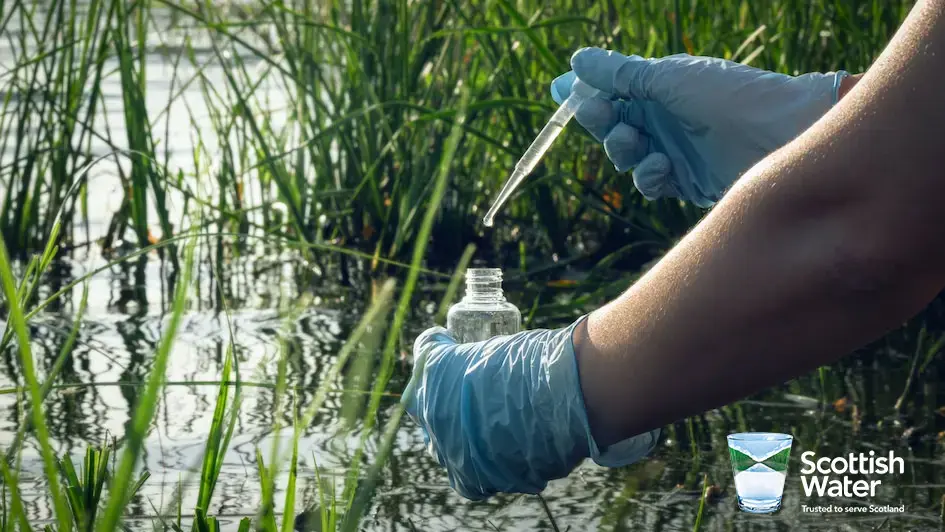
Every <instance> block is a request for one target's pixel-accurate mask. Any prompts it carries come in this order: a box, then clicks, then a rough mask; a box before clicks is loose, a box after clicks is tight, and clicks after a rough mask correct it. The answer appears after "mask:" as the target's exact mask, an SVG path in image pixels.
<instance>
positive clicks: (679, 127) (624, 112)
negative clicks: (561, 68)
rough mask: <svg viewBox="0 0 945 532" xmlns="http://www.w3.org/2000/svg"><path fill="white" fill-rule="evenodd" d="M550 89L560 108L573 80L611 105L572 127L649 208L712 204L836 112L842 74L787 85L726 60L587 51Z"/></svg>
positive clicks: (584, 112)
mask: <svg viewBox="0 0 945 532" xmlns="http://www.w3.org/2000/svg"><path fill="white" fill-rule="evenodd" d="M571 68H572V69H573V70H572V71H571V72H568V73H567V74H564V75H562V76H559V77H558V78H557V79H555V80H554V81H553V82H552V84H551V93H552V96H553V97H554V99H555V101H556V102H558V103H559V104H560V103H561V102H562V101H563V100H564V98H567V96H568V94H570V90H571V85H572V84H573V82H574V80H575V77H577V78H579V79H580V80H581V81H583V82H584V83H586V84H588V85H590V86H591V87H594V88H596V89H599V90H601V91H602V92H604V93H606V94H607V95H613V97H612V98H611V99H607V98H604V97H599V98H595V99H592V100H588V101H586V102H584V103H583V104H582V105H581V107H580V108H579V109H578V111H577V113H576V115H575V118H577V121H578V122H579V123H580V124H581V125H583V126H584V128H585V129H587V130H588V131H589V132H590V133H591V134H592V135H593V136H594V137H595V138H597V140H599V141H601V142H602V143H603V145H604V150H605V151H606V153H607V156H608V157H609V158H610V160H611V162H613V163H614V166H615V167H616V168H617V170H618V171H620V172H626V171H627V170H629V169H631V168H633V182H634V185H636V187H637V189H638V190H639V191H640V192H641V193H643V195H644V196H645V197H646V198H648V199H651V200H652V199H656V198H659V197H666V196H668V197H678V198H682V199H685V200H689V201H691V202H693V203H695V204H696V205H699V206H700V207H708V206H710V205H712V204H713V203H714V202H715V201H718V200H719V199H720V198H721V197H722V194H723V192H724V190H725V189H726V188H728V186H729V185H731V184H732V183H733V182H734V181H735V180H736V179H737V178H738V177H739V175H741V174H742V173H743V172H745V171H746V170H748V169H749V168H750V167H751V166H753V165H754V164H755V163H756V162H758V161H760V160H761V159H763V158H764V157H765V156H766V155H768V154H769V153H771V152H773V151H775V150H777V149H778V148H780V147H781V146H783V145H785V144H787V143H788V142H789V141H791V140H792V139H793V138H794V137H796V136H798V135H799V134H800V133H801V132H803V131H804V130H805V129H807V128H808V127H810V126H811V125H812V124H813V123H814V122H816V121H817V120H818V119H819V118H820V117H821V116H823V115H824V113H826V112H827V110H828V109H830V107H831V106H833V105H834V104H835V103H836V102H837V91H838V89H839V87H840V81H841V80H842V79H843V78H844V77H846V76H847V75H848V74H847V73H846V72H844V71H840V72H836V73H828V74H820V73H811V74H804V75H801V76H797V77H793V76H788V75H785V74H776V73H773V72H768V71H766V70H760V69H757V68H753V67H750V66H745V65H741V64H738V63H733V62H731V61H726V60H724V59H716V58H710V57H693V56H690V55H686V54H678V55H672V56H669V57H664V58H661V59H644V58H642V57H639V56H635V55H631V56H625V55H622V54H619V53H617V52H609V51H606V50H602V49H600V48H583V49H581V50H578V51H577V52H575V54H574V55H573V56H572V57H571Z"/></svg>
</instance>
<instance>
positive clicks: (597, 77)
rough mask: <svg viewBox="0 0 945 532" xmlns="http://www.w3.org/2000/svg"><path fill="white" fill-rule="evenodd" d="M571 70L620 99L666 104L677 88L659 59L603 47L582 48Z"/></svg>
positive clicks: (591, 84)
mask: <svg viewBox="0 0 945 532" xmlns="http://www.w3.org/2000/svg"><path fill="white" fill-rule="evenodd" d="M571 68H572V69H573V70H574V72H575V74H577V77H578V78H580V79H581V81H583V82H584V83H587V84H588V85H590V86H592V87H594V88H595V89H598V90H601V91H603V92H609V93H611V94H615V95H617V96H618V97H620V98H635V99H640V100H654V101H657V102H660V103H664V100H665V98H666V97H667V95H668V94H669V91H670V90H672V88H673V86H674V85H675V81H674V80H670V79H667V78H668V77H670V76H669V75H668V74H669V72H663V71H664V69H662V68H660V60H659V59H644V58H642V57H640V56H638V55H623V54H621V53H619V52H613V51H610V50H603V49H601V48H581V49H580V50H578V51H577V52H574V55H572V56H571Z"/></svg>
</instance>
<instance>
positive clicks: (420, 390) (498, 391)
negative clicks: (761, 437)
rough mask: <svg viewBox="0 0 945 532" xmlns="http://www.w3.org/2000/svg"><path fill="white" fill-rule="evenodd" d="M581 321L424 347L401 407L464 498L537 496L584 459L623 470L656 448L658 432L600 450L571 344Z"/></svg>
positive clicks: (442, 336) (441, 338) (437, 332)
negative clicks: (620, 467)
mask: <svg viewBox="0 0 945 532" xmlns="http://www.w3.org/2000/svg"><path fill="white" fill-rule="evenodd" d="M580 321H581V320H578V321H577V322H575V323H574V324H572V325H571V326H569V327H566V328H564V329H558V330H532V331H523V332H520V333H518V334H514V335H511V336H499V337H496V338H492V339H491V340H487V341H484V342H477V343H470V344H459V343H457V342H456V340H455V339H454V338H453V337H452V336H451V335H450V334H449V332H447V330H446V329H444V328H442V327H434V328H432V329H429V330H427V331H425V332H424V333H423V334H421V335H420V336H419V337H418V338H417V340H416V342H415V343H414V367H413V375H412V377H411V379H410V382H409V383H408V385H407V388H406V390H405V391H404V394H403V397H402V399H401V402H402V404H403V405H404V407H405V409H406V411H407V413H408V414H409V415H410V417H411V418H412V419H413V420H414V421H416V422H417V423H418V424H419V425H420V427H421V428H422V430H423V434H424V440H425V441H426V444H427V449H428V451H429V452H430V454H432V455H433V457H434V458H435V459H436V460H437V461H438V462H439V464H440V465H441V466H443V467H445V468H446V471H447V473H448V475H449V480H450V485H451V486H452V487H453V489H455V490H456V491H457V492H459V494H460V495H462V496H464V497H466V498H468V499H472V500H481V499H485V498H487V497H489V496H491V495H494V494H495V493H499V492H505V493H539V492H540V491H541V490H542V489H544V488H545V486H546V485H547V483H548V481H549V480H552V479H556V478H561V477H564V476H567V475H568V474H569V473H570V472H571V471H572V470H573V469H574V468H575V467H576V466H577V465H578V464H579V463H580V462H581V461H582V460H583V459H584V458H587V457H591V458H593V459H594V461H595V462H597V463H598V464H600V465H605V466H610V467H618V466H622V465H626V464H630V463H632V462H635V461H637V460H639V459H640V458H642V457H643V456H645V455H646V454H647V453H648V452H649V451H650V450H651V449H652V448H653V446H654V445H655V444H656V440H657V438H658V437H659V430H658V429H657V430H654V431H651V432H648V433H645V434H641V435H639V436H635V437H633V438H629V439H627V440H624V441H621V442H618V443H616V444H613V445H610V446H609V447H608V448H607V449H600V448H599V447H598V446H597V444H596V443H595V441H594V438H593V437H592V436H591V431H590V428H589V426H588V421H587V413H586V412H585V409H584V397H583V394H582V392H581V384H580V380H579V378H578V370H577V361H576V360H575V354H574V345H573V343H572V338H571V335H572V333H573V330H574V327H575V326H576V325H577V324H578V323H580Z"/></svg>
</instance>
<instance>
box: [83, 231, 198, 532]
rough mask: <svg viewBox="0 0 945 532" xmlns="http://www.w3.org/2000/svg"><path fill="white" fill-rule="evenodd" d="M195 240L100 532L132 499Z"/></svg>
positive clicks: (180, 311) (106, 530) (105, 530)
mask: <svg viewBox="0 0 945 532" xmlns="http://www.w3.org/2000/svg"><path fill="white" fill-rule="evenodd" d="M196 242H197V240H196V238H193V239H192V240H191V241H190V243H189V245H188V246H187V248H186V251H185V257H184V262H185V263H184V268H183V270H182V272H181V275H180V278H179V279H178V280H177V286H176V287H175V294H174V300H173V303H172V305H171V313H170V320H169V322H168V325H167V329H166V330H165V331H164V335H163V337H162V338H161V342H160V344H159V345H158V349H157V352H156V353H155V356H154V363H153V366H152V369H151V374H150V375H149V376H148V380H147V385H146V386H145V388H144V390H143V391H142V394H141V397H140V398H139V400H138V404H137V405H136V406H135V414H134V418H133V420H132V425H131V428H130V431H129V433H128V434H127V435H126V437H125V448H124V452H123V453H122V456H121V459H120V461H119V462H118V467H117V468H116V470H115V478H114V481H113V483H112V485H111V493H112V497H111V498H110V499H109V501H108V505H107V506H106V508H105V514H104V516H103V519H102V520H101V521H99V524H98V528H97V530H99V531H100V532H111V531H112V530H115V528H117V526H118V523H119V521H120V519H121V515H122V513H123V511H124V509H125V506H126V505H127V504H128V501H129V500H130V497H131V494H130V491H129V489H128V488H129V487H130V486H131V485H132V483H133V480H132V473H133V472H134V468H135V466H136V465H137V462H138V456H139V455H140V453H141V448H142V446H143V444H144V438H145V436H146V434H147V432H148V427H149V426H150V425H151V420H152V419H153V418H154V411H155V408H156V407H157V399H158V393H159V392H160V390H161V387H162V386H163V384H164V378H165V376H164V372H165V370H166V368H167V364H168V361H169V360H170V355H171V349H172V348H173V345H174V340H175V339H176V336H177V329H178V327H179V325H180V321H181V317H182V316H183V313H184V310H185V308H186V304H187V296H188V290H190V278H191V272H192V271H193V264H194V247H195V245H196Z"/></svg>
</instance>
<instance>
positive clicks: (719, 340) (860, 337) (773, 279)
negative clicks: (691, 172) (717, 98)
mask: <svg viewBox="0 0 945 532" xmlns="http://www.w3.org/2000/svg"><path fill="white" fill-rule="evenodd" d="M942 4H943V2H939V1H932V2H925V3H924V4H922V5H920V6H918V7H917V8H916V9H915V11H914V13H913V14H912V15H911V16H910V19H909V20H908V21H907V22H906V24H905V25H904V27H903V29H902V30H901V31H900V33H899V34H898V35H897V37H896V38H895V39H894V41H893V43H891V45H890V47H889V49H887V50H886V52H885V53H884V54H883V57H882V58H881V59H880V60H879V61H878V62H877V64H876V65H874V66H873V67H872V68H871V69H870V72H869V73H867V74H866V75H865V76H863V78H862V81H860V82H859V83H855V84H856V85H857V86H856V87H855V88H854V89H852V90H851V89H849V87H848V88H847V89H846V90H849V91H850V94H849V95H847V96H846V97H845V98H844V100H843V102H841V104H839V105H838V106H837V107H836V108H835V109H834V110H832V111H831V112H830V114H829V115H828V117H827V118H826V119H825V120H822V121H820V122H818V124H816V125H815V126H814V127H813V128H811V130H809V131H808V132H807V133H805V134H804V135H802V136H801V137H800V138H798V139H797V140H795V141H794V142H792V143H791V144H790V145H788V146H786V147H785V148H784V149H782V150H781V151H779V152H778V153H776V154H774V155H772V156H771V157H769V158H768V159H766V160H765V161H763V162H762V163H760V164H759V165H758V166H756V167H755V168H753V169H752V170H751V171H750V172H749V174H748V175H746V176H745V177H744V178H742V180H740V181H739V183H738V185H737V186H736V187H735V188H734V189H733V190H732V191H731V192H729V194H728V195H727V196H726V198H725V199H724V200H723V201H721V202H720V203H719V204H718V205H717V206H716V208H715V209H714V210H713V211H712V212H711V213H710V214H709V215H708V216H707V217H706V219H705V220H703V221H702V222H701V223H700V224H699V225H698V226H697V227H696V228H695V229H694V230H693V231H692V232H691V233H690V234H689V235H687V237H686V238H685V239H684V240H683V241H682V242H680V244H679V245H678V246H677V247H676V248H674V249H673V250H672V251H671V252H670V253H669V254H668V255H667V256H666V257H665V258H664V259H663V260H662V261H660V263H659V264H658V265H657V266H655V267H654V268H653V269H652V270H651V271H650V272H648V273H647V274H646V275H645V276H644V277H643V278H642V279H641V280H640V281H639V282H637V283H636V284H635V285H634V286H633V287H632V288H631V289H630V290H629V291H628V292H626V293H625V294H624V295H623V296H621V297H620V298H619V299H617V300H616V301H614V302H612V303H611V304H609V305H607V306H605V307H604V308H602V309H600V310H598V311H596V312H594V313H592V314H591V316H590V317H589V319H588V320H587V321H586V322H585V324H584V325H585V326H584V327H581V328H579V329H578V331H577V332H576V334H575V346H576V348H577V352H578V361H579V367H580V372H581V383H582V388H583V390H584V394H585V401H586V404H587V409H588V414H589V416H590V420H591V426H592V428H593V430H594V433H595V436H596V437H597V438H598V440H599V441H600V443H602V444H607V443H609V442H612V441H616V440H617V439H619V438H622V437H626V436H630V435H633V434H637V433H640V432H642V431H644V430H647V429H651V428H654V427H657V426H661V425H663V424H665V423H667V422H670V421H673V420H675V419H678V418H680V417H682V416H685V415H688V414H692V413H696V412H699V411H702V410H705V409H707V408H711V407H714V406H718V405H721V404H724V403H726V402H729V401H731V400H734V399H737V398H739V397H743V396H745V395H747V394H750V393H753V392H756V391H758V390H760V389H763V388H764V387H766V386H769V385H772V384H776V383H778V382H782V381H784V380H786V379H789V378H791V377H794V376H797V375H799V374H802V373H803V372H805V371H808V370H810V369H812V368H814V367H817V366H818V365H821V364H824V363H826V362H829V361H832V360H834V359H836V358H838V357H839V356H842V355H844V354H846V353H848V352H850V351H851V350H853V349H855V348H857V347H858V346H860V345H863V344H864V343H866V342H868V341H870V340H871V339H873V338H876V337H877V336H879V335H881V334H882V333H883V332H884V331H887V330H889V329H890V328H892V327H895V326H896V325H898V324H899V323H901V321H902V320H904V319H906V318H907V317H909V316H910V315H912V314H914V313H915V312H917V311H919V310H920V309H921V308H922V307H923V306H924V305H925V304H927V302H928V301H929V300H930V299H931V298H932V297H934V295H935V293H937V291H938V290H939V289H940V288H941V286H942V284H943V277H942V275H941V271H942V265H943V264H945V260H942V259H943V257H942V256H941V252H938V251H936V253H937V255H934V256H931V255H925V256H923V255H922V253H921V252H920V251H921V249H923V247H924V246H936V247H940V246H938V245H937V243H936V241H937V240H939V239H940V238H941V237H942V236H945V229H943V228H945V214H943V213H942V212H940V211H942V209H938V208H936V207H935V205H934V204H932V203H930V202H929V200H928V198H929V197H930V195H931V197H941V194H942V193H943V192H945V180H943V179H940V178H939V175H940V167H941V166H942V163H943V162H945V159H943V158H942V146H945V135H943V133H942V129H941V124H942V123H945V109H943V105H942V104H941V103H940V102H941V98H940V95H939V94H938V92H939V90H940V89H939V88H940V87H942V86H945V77H943V74H942V73H941V72H942V71H943V70H945V69H943V68H942V66H943V64H942V59H943V58H945V23H943V22H945V21H943V15H942V12H943V9H942ZM936 55H937V57H936ZM855 81H856V80H854V82H855ZM902 235H907V236H908V237H909V238H908V239H904V238H902Z"/></svg>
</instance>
